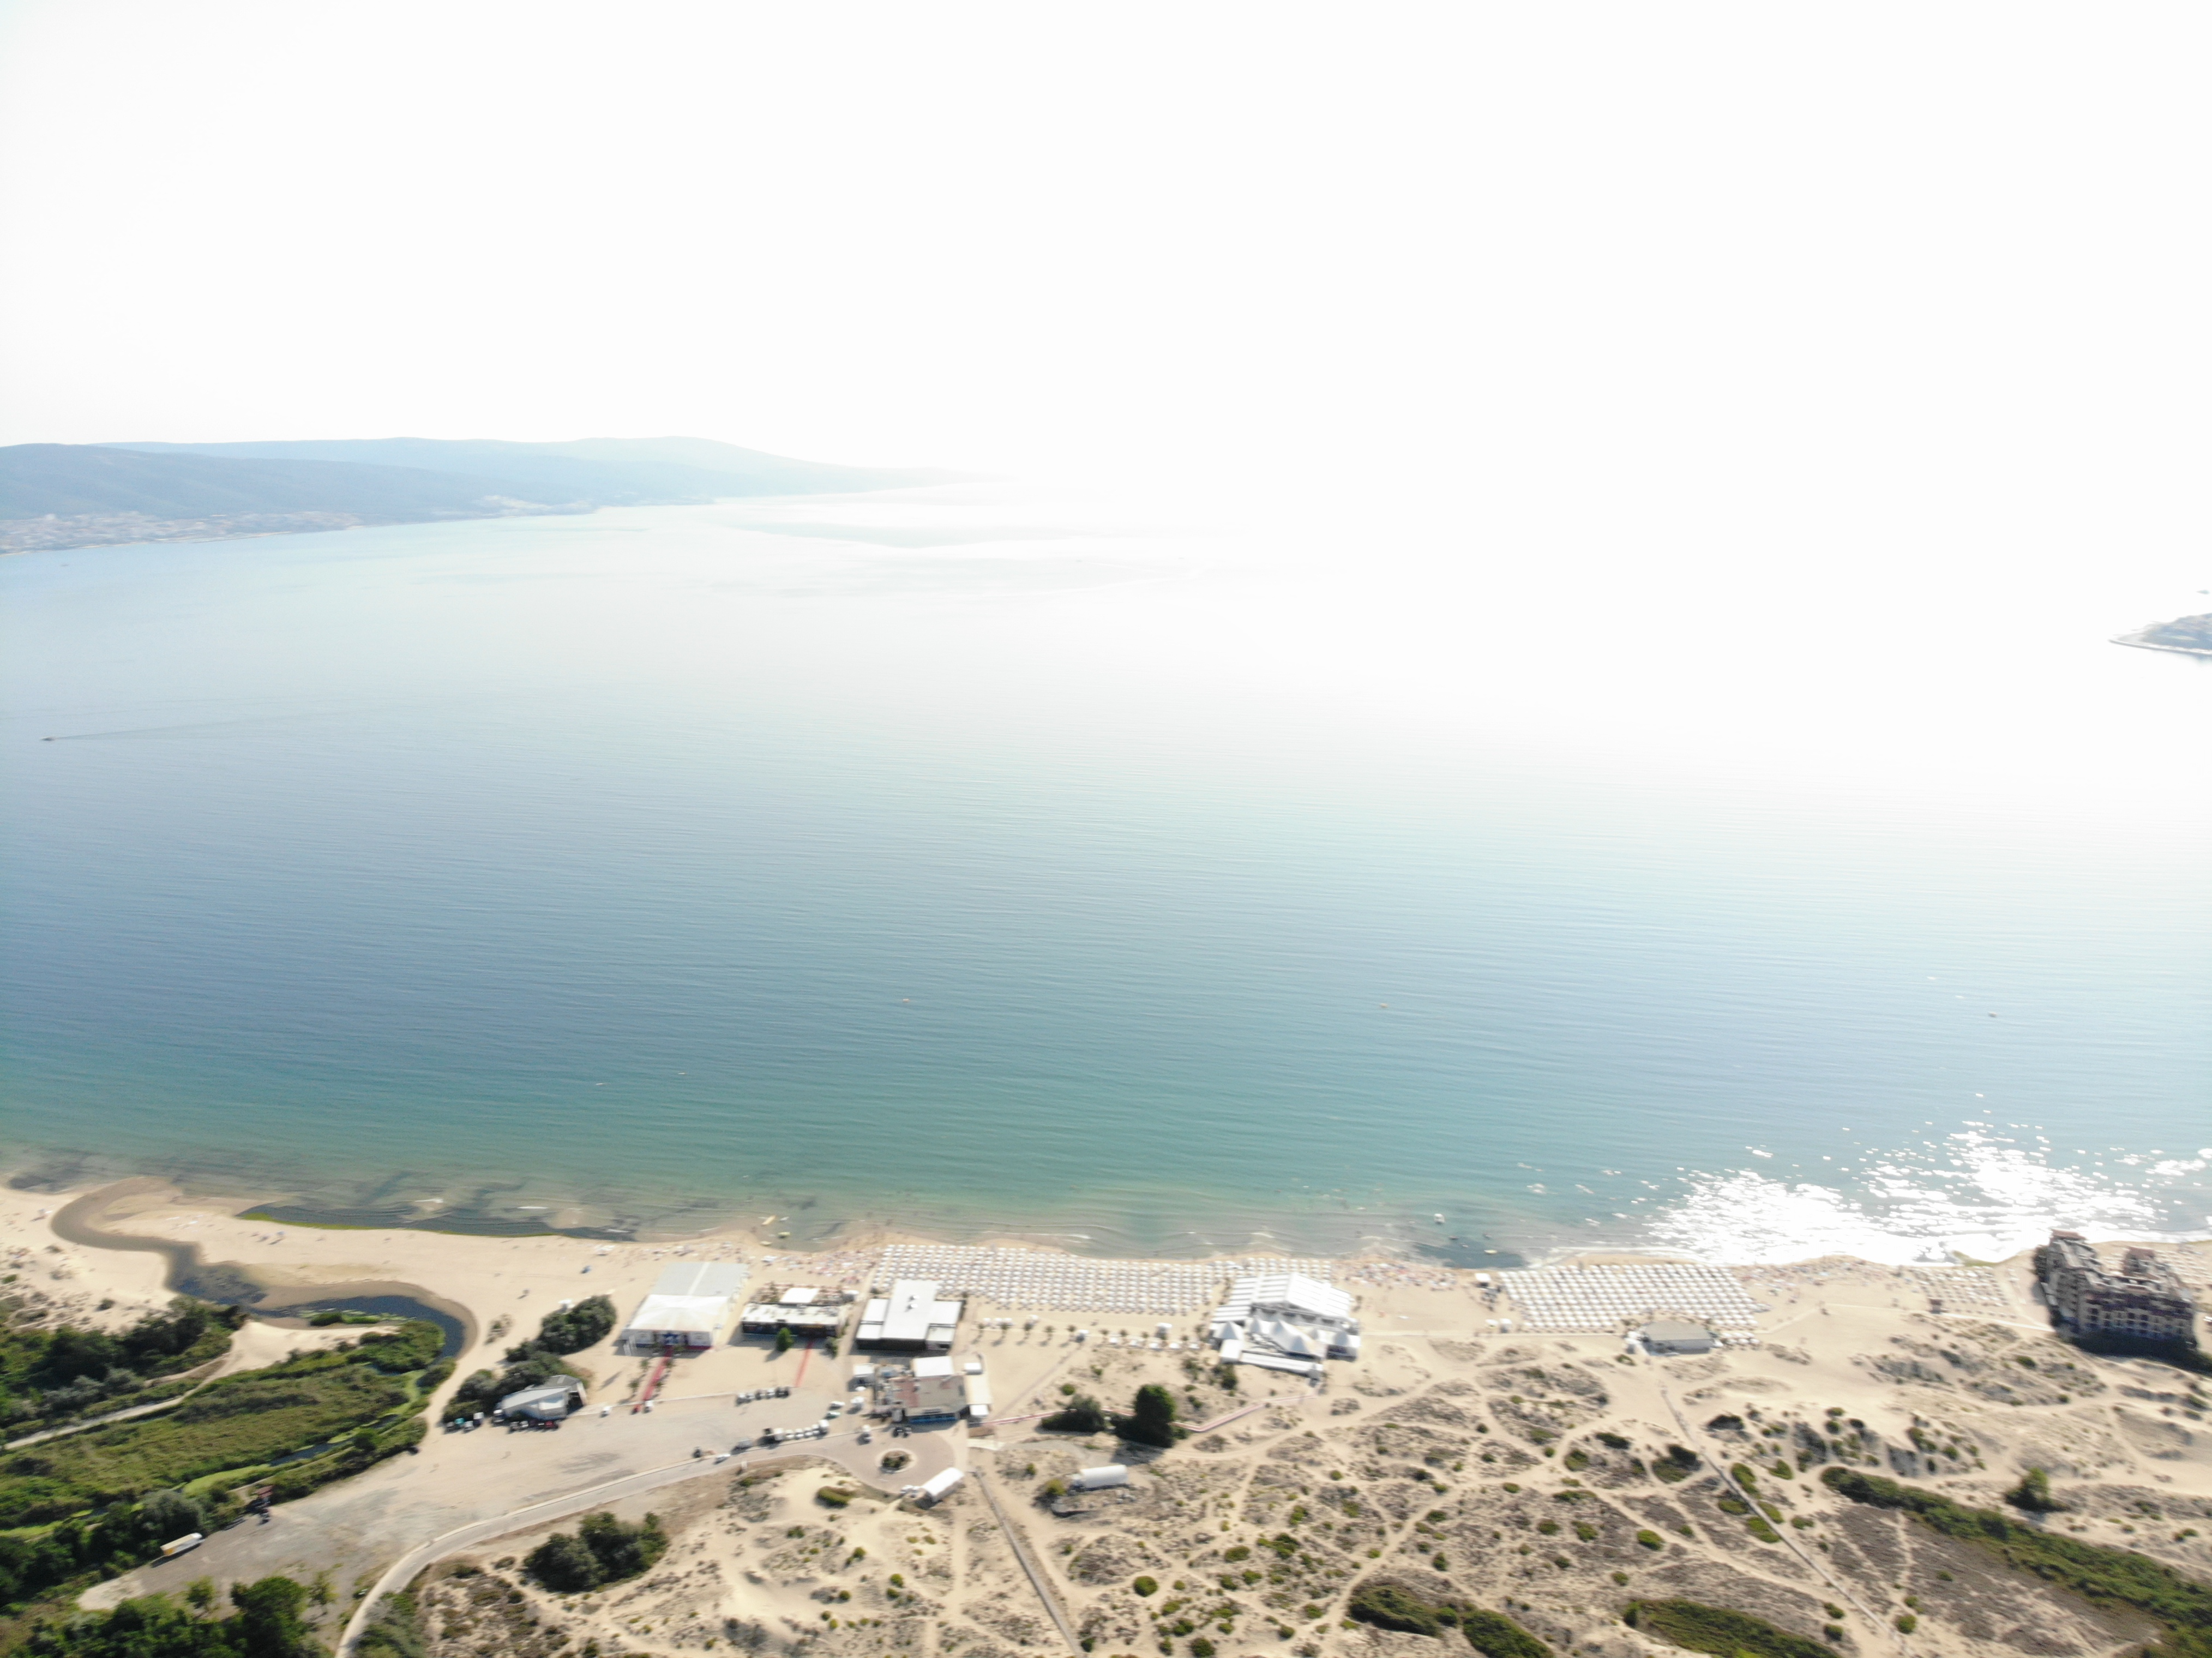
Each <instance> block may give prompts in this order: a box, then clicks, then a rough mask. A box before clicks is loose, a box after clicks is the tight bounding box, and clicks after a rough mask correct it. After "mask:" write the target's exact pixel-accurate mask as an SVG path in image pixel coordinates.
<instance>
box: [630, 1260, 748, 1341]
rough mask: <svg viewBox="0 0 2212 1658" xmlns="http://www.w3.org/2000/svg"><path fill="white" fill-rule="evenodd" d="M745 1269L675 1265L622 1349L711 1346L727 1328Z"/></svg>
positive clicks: (642, 1306) (643, 1306)
mask: <svg viewBox="0 0 2212 1658" xmlns="http://www.w3.org/2000/svg"><path fill="white" fill-rule="evenodd" d="M746 1276H747V1274H746V1271H745V1269H744V1267H743V1266H738V1265H736V1264H735V1263H734V1262H728V1261H708V1260H699V1261H680V1262H678V1263H677V1264H676V1265H675V1266H671V1267H669V1268H668V1269H667V1270H666V1271H665V1272H662V1273H661V1275H660V1279H659V1282H658V1283H656V1284H654V1285H653V1293H652V1294H651V1295H649V1296H647V1297H646V1298H645V1299H644V1301H642V1302H641V1303H639V1305H638V1309H637V1315H636V1316H635V1318H633V1319H631V1320H630V1321H629V1328H627V1329H625V1330H624V1331H623V1345H624V1346H625V1347H629V1348H631V1349H633V1350H635V1349H637V1348H641V1347H645V1348H655V1347H657V1348H662V1349H666V1348H671V1347H689V1348H698V1347H711V1346H713V1345H714V1343H715V1341H716V1340H717V1339H720V1336H721V1333H722V1332H723V1331H724V1330H726V1329H727V1328H728V1327H729V1323H730V1314H731V1311H732V1309H733V1308H734V1307H735V1306H736V1305H737V1300H738V1291H740V1290H742V1289H744V1284H745V1278H746Z"/></svg>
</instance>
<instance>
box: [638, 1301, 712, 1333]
mask: <svg viewBox="0 0 2212 1658" xmlns="http://www.w3.org/2000/svg"><path fill="white" fill-rule="evenodd" d="M729 1321H730V1298H729V1297H727V1296H660V1295H653V1296H647V1297H646V1298H645V1301H644V1303H643V1304H642V1305H641V1306H640V1307H639V1308H638V1309H637V1316H636V1317H635V1318H633V1319H632V1320H630V1321H629V1327H630V1328H631V1329H633V1330H654V1331H659V1330H675V1331H678V1332H680V1333H684V1334H687V1335H689V1334H698V1335H714V1334H718V1333H720V1330H721V1327H723V1326H724V1325H725V1324H726V1323H728V1322H729Z"/></svg>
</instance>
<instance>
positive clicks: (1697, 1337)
mask: <svg viewBox="0 0 2212 1658" xmlns="http://www.w3.org/2000/svg"><path fill="white" fill-rule="evenodd" d="M1637 1334H1638V1335H1640V1336H1642V1337H1643V1338H1644V1339H1645V1340H1646V1341H1711V1340H1713V1339H1715V1337H1714V1335H1713V1333H1712V1332H1711V1330H1708V1329H1707V1328H1706V1327H1705V1326H1704V1325H1702V1324H1692V1323H1690V1322H1688V1321H1686V1320H1683V1319H1679V1318H1655V1319H1653V1320H1652V1321H1650V1323H1649V1324H1646V1325H1644V1326H1643V1327H1641V1328H1639V1329H1638V1331H1637Z"/></svg>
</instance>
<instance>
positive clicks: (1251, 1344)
mask: <svg viewBox="0 0 2212 1658" xmlns="http://www.w3.org/2000/svg"><path fill="white" fill-rule="evenodd" d="M1211 1333H1212V1339H1213V1341H1214V1343H1215V1345H1218V1347H1219V1348H1220V1349H1221V1356H1222V1357H1223V1358H1224V1359H1225V1360H1226V1361H1228V1362H1229V1363H1232V1364H1251V1365H1255V1366H1257V1367H1259V1368H1260V1369H1262V1370H1284V1371H1287V1372H1289V1373H1291V1375H1294V1376H1318V1375H1320V1374H1321V1369H1322V1360H1323V1359H1328V1358H1357V1357H1359V1321H1358V1319H1356V1318H1354V1317H1353V1316H1352V1297H1351V1295H1350V1294H1349V1293H1348V1292H1347V1291H1343V1290H1339V1289H1337V1288H1335V1287H1334V1286H1333V1285H1331V1284H1323V1283H1322V1282H1321V1280H1320V1279H1318V1278H1308V1277H1306V1276H1305V1275H1304V1273H1302V1272H1273V1273H1263V1274H1260V1275H1257V1276H1255V1277H1250V1278H1238V1279H1237V1280H1236V1281H1235V1282H1234V1283H1233V1284H1231V1285H1230V1288H1229V1299H1228V1300H1227V1301H1225V1302H1224V1303H1222V1304H1221V1305H1220V1306H1219V1307H1218V1308H1216V1309H1214V1313H1213V1321H1212V1331H1211Z"/></svg>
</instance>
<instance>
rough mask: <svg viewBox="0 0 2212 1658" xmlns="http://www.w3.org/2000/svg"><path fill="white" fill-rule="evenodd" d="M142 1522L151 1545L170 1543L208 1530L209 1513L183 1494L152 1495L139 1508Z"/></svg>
mask: <svg viewBox="0 0 2212 1658" xmlns="http://www.w3.org/2000/svg"><path fill="white" fill-rule="evenodd" d="M138 1519H139V1523H140V1525H141V1527H142V1528H143V1530H144V1531H145V1533H146V1534H147V1537H148V1540H149V1541H150V1542H152V1543H155V1544H160V1543H167V1542H170V1541H172V1540H174V1539H176V1538H179V1537H184V1536H187V1535H189V1534H190V1533H193V1532H196V1531H197V1532H204V1531H205V1530H206V1529H207V1528H208V1517H207V1510H206V1509H204V1508H202V1507H201V1506H200V1504H199V1503H197V1501H196V1500H194V1499H193V1498H191V1497H187V1496H185V1493H184V1492H182V1491H149V1492H147V1494H146V1497H145V1500H144V1501H143V1502H142V1503H139V1504H138Z"/></svg>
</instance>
